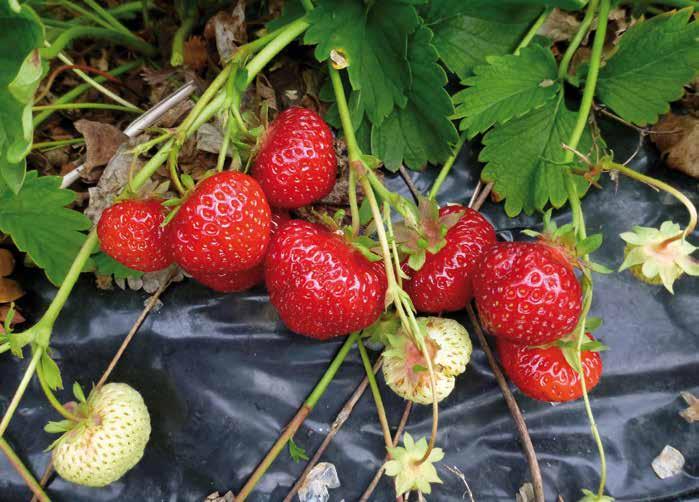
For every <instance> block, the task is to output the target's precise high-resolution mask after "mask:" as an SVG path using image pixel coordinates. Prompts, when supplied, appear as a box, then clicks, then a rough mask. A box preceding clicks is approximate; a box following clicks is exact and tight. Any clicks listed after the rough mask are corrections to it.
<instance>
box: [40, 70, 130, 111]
mask: <svg viewBox="0 0 699 502" xmlns="http://www.w3.org/2000/svg"><path fill="white" fill-rule="evenodd" d="M75 69H78V70H82V71H86V72H90V73H96V74H97V75H99V76H101V77H104V78H105V79H107V80H109V81H110V82H114V83H116V84H119V85H123V84H122V82H121V80H119V79H118V78H116V77H115V76H113V75H110V74H109V73H108V72H106V71H102V70H100V69H98V68H94V67H92V66H89V65H85V64H64V65H61V66H58V67H57V68H56V69H55V70H53V71H52V72H51V73H50V74H49V76H48V78H47V79H46V83H45V84H44V88H43V89H42V90H41V92H39V93H38V94H37V95H36V96H34V103H38V102H39V101H41V100H42V99H44V98H45V97H46V95H47V94H48V93H49V91H50V90H51V86H52V85H53V82H54V80H56V77H57V76H58V75H60V74H61V73H63V72H64V71H66V70H75Z"/></svg>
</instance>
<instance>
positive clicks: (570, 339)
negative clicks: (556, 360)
mask: <svg viewBox="0 0 699 502" xmlns="http://www.w3.org/2000/svg"><path fill="white" fill-rule="evenodd" d="M586 328H587V324H586ZM585 336H586V337H587V338H588V340H586V341H584V342H583V343H582V345H581V346H580V353H583V352H604V351H606V350H609V347H608V346H607V345H605V344H603V343H602V342H600V341H599V340H595V339H594V338H592V336H591V334H590V332H589V331H588V330H587V329H586V330H585ZM552 347H556V348H558V349H560V350H561V352H562V353H563V357H565V360H566V362H567V363H568V364H569V365H570V367H571V368H573V369H574V370H575V371H577V372H578V373H580V370H581V369H580V365H579V364H578V361H579V359H578V341H577V329H576V330H574V331H573V332H571V333H569V334H567V335H565V336H563V337H562V338H559V339H558V340H554V341H553V342H549V343H546V344H542V345H534V346H531V347H529V348H532V349H542V350H545V349H550V348H552Z"/></svg>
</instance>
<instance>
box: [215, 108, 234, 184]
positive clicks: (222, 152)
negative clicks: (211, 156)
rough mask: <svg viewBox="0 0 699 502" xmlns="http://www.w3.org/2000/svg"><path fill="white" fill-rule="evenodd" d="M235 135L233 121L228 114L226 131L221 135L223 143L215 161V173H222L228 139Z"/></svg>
mask: <svg viewBox="0 0 699 502" xmlns="http://www.w3.org/2000/svg"><path fill="white" fill-rule="evenodd" d="M234 133H235V121H234V120H233V117H232V116H231V114H230V113H228V114H227V115H226V129H225V131H224V133H223V141H222V142H221V149H220V150H219V152H218V159H217V161H216V171H217V172H219V173H220V172H221V171H223V166H224V164H225V163H226V155H228V145H230V142H231V141H230V138H231V137H232V136H233V134H234Z"/></svg>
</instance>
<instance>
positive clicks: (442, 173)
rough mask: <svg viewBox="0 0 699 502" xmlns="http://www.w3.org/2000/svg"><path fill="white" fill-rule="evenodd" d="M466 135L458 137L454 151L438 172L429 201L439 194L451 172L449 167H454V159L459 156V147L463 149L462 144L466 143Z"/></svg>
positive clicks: (464, 133)
mask: <svg viewBox="0 0 699 502" xmlns="http://www.w3.org/2000/svg"><path fill="white" fill-rule="evenodd" d="M466 135H467V131H462V133H461V134H460V135H459V140H458V141H457V142H456V145H455V146H454V150H453V152H452V154H451V155H450V156H449V158H448V159H447V160H446V161H445V162H444V165H443V166H442V168H441V169H440V170H439V174H438V175H437V179H435V180H434V183H433V184H432V189H431V190H430V195H429V198H430V199H434V198H435V197H437V194H438V193H439V189H440V188H441V187H442V183H444V180H445V179H446V178H447V175H448V174H449V171H451V167H452V166H453V165H454V162H455V161H456V158H457V157H458V156H459V152H460V151H461V147H463V146H464V143H465V142H466Z"/></svg>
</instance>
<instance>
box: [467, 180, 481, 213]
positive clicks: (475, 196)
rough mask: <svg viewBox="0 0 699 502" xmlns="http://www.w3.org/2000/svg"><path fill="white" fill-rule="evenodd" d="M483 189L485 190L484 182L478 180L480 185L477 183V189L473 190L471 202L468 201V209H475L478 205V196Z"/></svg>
mask: <svg viewBox="0 0 699 502" xmlns="http://www.w3.org/2000/svg"><path fill="white" fill-rule="evenodd" d="M481 188H483V182H482V181H481V180H478V183H476V188H474V189H473V193H472V194H471V200H470V201H468V207H473V205H474V204H475V203H476V199H477V198H478V194H480V193H481Z"/></svg>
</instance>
